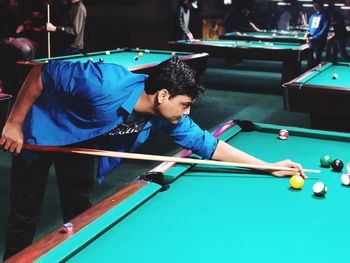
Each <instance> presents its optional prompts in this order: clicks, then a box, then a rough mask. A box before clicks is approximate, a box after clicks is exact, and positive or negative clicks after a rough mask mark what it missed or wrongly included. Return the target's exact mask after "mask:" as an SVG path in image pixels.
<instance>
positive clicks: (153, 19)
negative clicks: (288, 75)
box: [83, 0, 350, 51]
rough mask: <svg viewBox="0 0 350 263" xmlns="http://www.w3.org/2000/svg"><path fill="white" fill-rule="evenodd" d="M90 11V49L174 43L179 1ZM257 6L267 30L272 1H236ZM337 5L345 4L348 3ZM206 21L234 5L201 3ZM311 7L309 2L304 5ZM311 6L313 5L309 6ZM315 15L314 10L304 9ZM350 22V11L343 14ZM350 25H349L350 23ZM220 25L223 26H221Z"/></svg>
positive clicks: (92, 6) (108, 4)
mask: <svg viewBox="0 0 350 263" xmlns="http://www.w3.org/2000/svg"><path fill="white" fill-rule="evenodd" d="M83 1H84V3H85V5H86V8H87V11H88V18H87V25H86V49H87V51H97V50H106V49H114V48H117V47H125V46H128V47H143V48H150V49H151V48H152V49H166V48H167V42H168V41H169V40H171V39H173V31H172V29H173V26H174V25H173V22H174V12H175V10H174V6H176V3H177V2H178V1H179V0H83ZM236 1H244V3H246V4H249V2H255V12H254V13H255V22H256V23H257V24H258V25H259V26H260V27H261V28H265V26H266V24H264V23H266V21H268V18H269V16H270V15H271V5H276V2H273V1H271V0H255V1H253V0H236ZM335 2H338V3H345V0H337V1H335ZM199 3H200V7H201V14H202V18H203V20H205V21H207V24H210V23H211V22H210V20H211V19H216V21H222V19H223V17H224V16H225V14H226V13H227V12H228V11H229V9H230V5H225V4H224V0H199ZM303 3H309V2H303ZM309 4H310V3H309ZM349 4H350V3H349ZM304 10H305V12H306V13H309V14H310V13H311V12H312V11H313V10H312V7H305V8H304ZM342 12H343V14H344V15H345V18H346V19H350V13H349V10H346V11H345V10H343V11H342ZM349 22H350V21H348V23H349ZM219 23H220V22H219Z"/></svg>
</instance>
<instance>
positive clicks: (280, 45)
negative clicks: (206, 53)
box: [177, 40, 304, 49]
mask: <svg viewBox="0 0 350 263" xmlns="http://www.w3.org/2000/svg"><path fill="white" fill-rule="evenodd" d="M177 42H178V43H185V44H188V45H201V44H202V45H213V46H227V47H255V48H270V49H298V48H300V47H301V46H303V45H304V44H302V43H292V42H267V41H266V42H263V41H245V40H201V42H200V43H196V42H189V41H186V40H179V41H177Z"/></svg>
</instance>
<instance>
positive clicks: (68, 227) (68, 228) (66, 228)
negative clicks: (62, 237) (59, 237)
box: [62, 223, 74, 234]
mask: <svg viewBox="0 0 350 263" xmlns="http://www.w3.org/2000/svg"><path fill="white" fill-rule="evenodd" d="M62 231H63V232H64V233H66V234H72V233H73V232H74V226H73V224H72V223H66V224H64V225H63V228H62Z"/></svg>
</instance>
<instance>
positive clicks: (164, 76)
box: [145, 56, 205, 99]
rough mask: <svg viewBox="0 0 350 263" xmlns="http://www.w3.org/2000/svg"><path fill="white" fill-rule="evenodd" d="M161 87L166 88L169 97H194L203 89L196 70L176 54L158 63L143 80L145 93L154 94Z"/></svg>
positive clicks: (202, 91)
mask: <svg viewBox="0 0 350 263" xmlns="http://www.w3.org/2000/svg"><path fill="white" fill-rule="evenodd" d="M161 89H166V90H168V91H169V93H170V98H172V97H175V96H177V95H187V96H189V97H191V98H192V99H195V98H197V97H198V96H199V95H200V94H202V93H204V91H205V87H204V86H203V85H202V84H201V83H200V81H199V78H198V77H197V75H196V72H195V71H194V70H193V69H191V68H190V67H189V66H188V65H187V64H186V63H185V62H183V61H181V60H180V59H179V57H178V56H173V57H171V58H170V59H168V60H165V61H163V62H162V63H160V64H159V65H158V66H157V67H155V68H154V70H153V71H152V72H151V74H150V75H149V78H148V79H147V80H146V82H145V92H146V93H147V94H154V93H156V92H157V91H159V90H161Z"/></svg>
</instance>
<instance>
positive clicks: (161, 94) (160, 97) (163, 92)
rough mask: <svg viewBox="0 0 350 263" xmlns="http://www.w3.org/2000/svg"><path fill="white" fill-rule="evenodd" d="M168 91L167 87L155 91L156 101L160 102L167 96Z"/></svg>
mask: <svg viewBox="0 0 350 263" xmlns="http://www.w3.org/2000/svg"><path fill="white" fill-rule="evenodd" d="M169 95H170V94H169V91H168V90H167V89H161V90H159V91H158V93H157V101H158V103H159V104H161V103H162V102H163V101H164V100H165V99H166V98H168V97H169Z"/></svg>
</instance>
